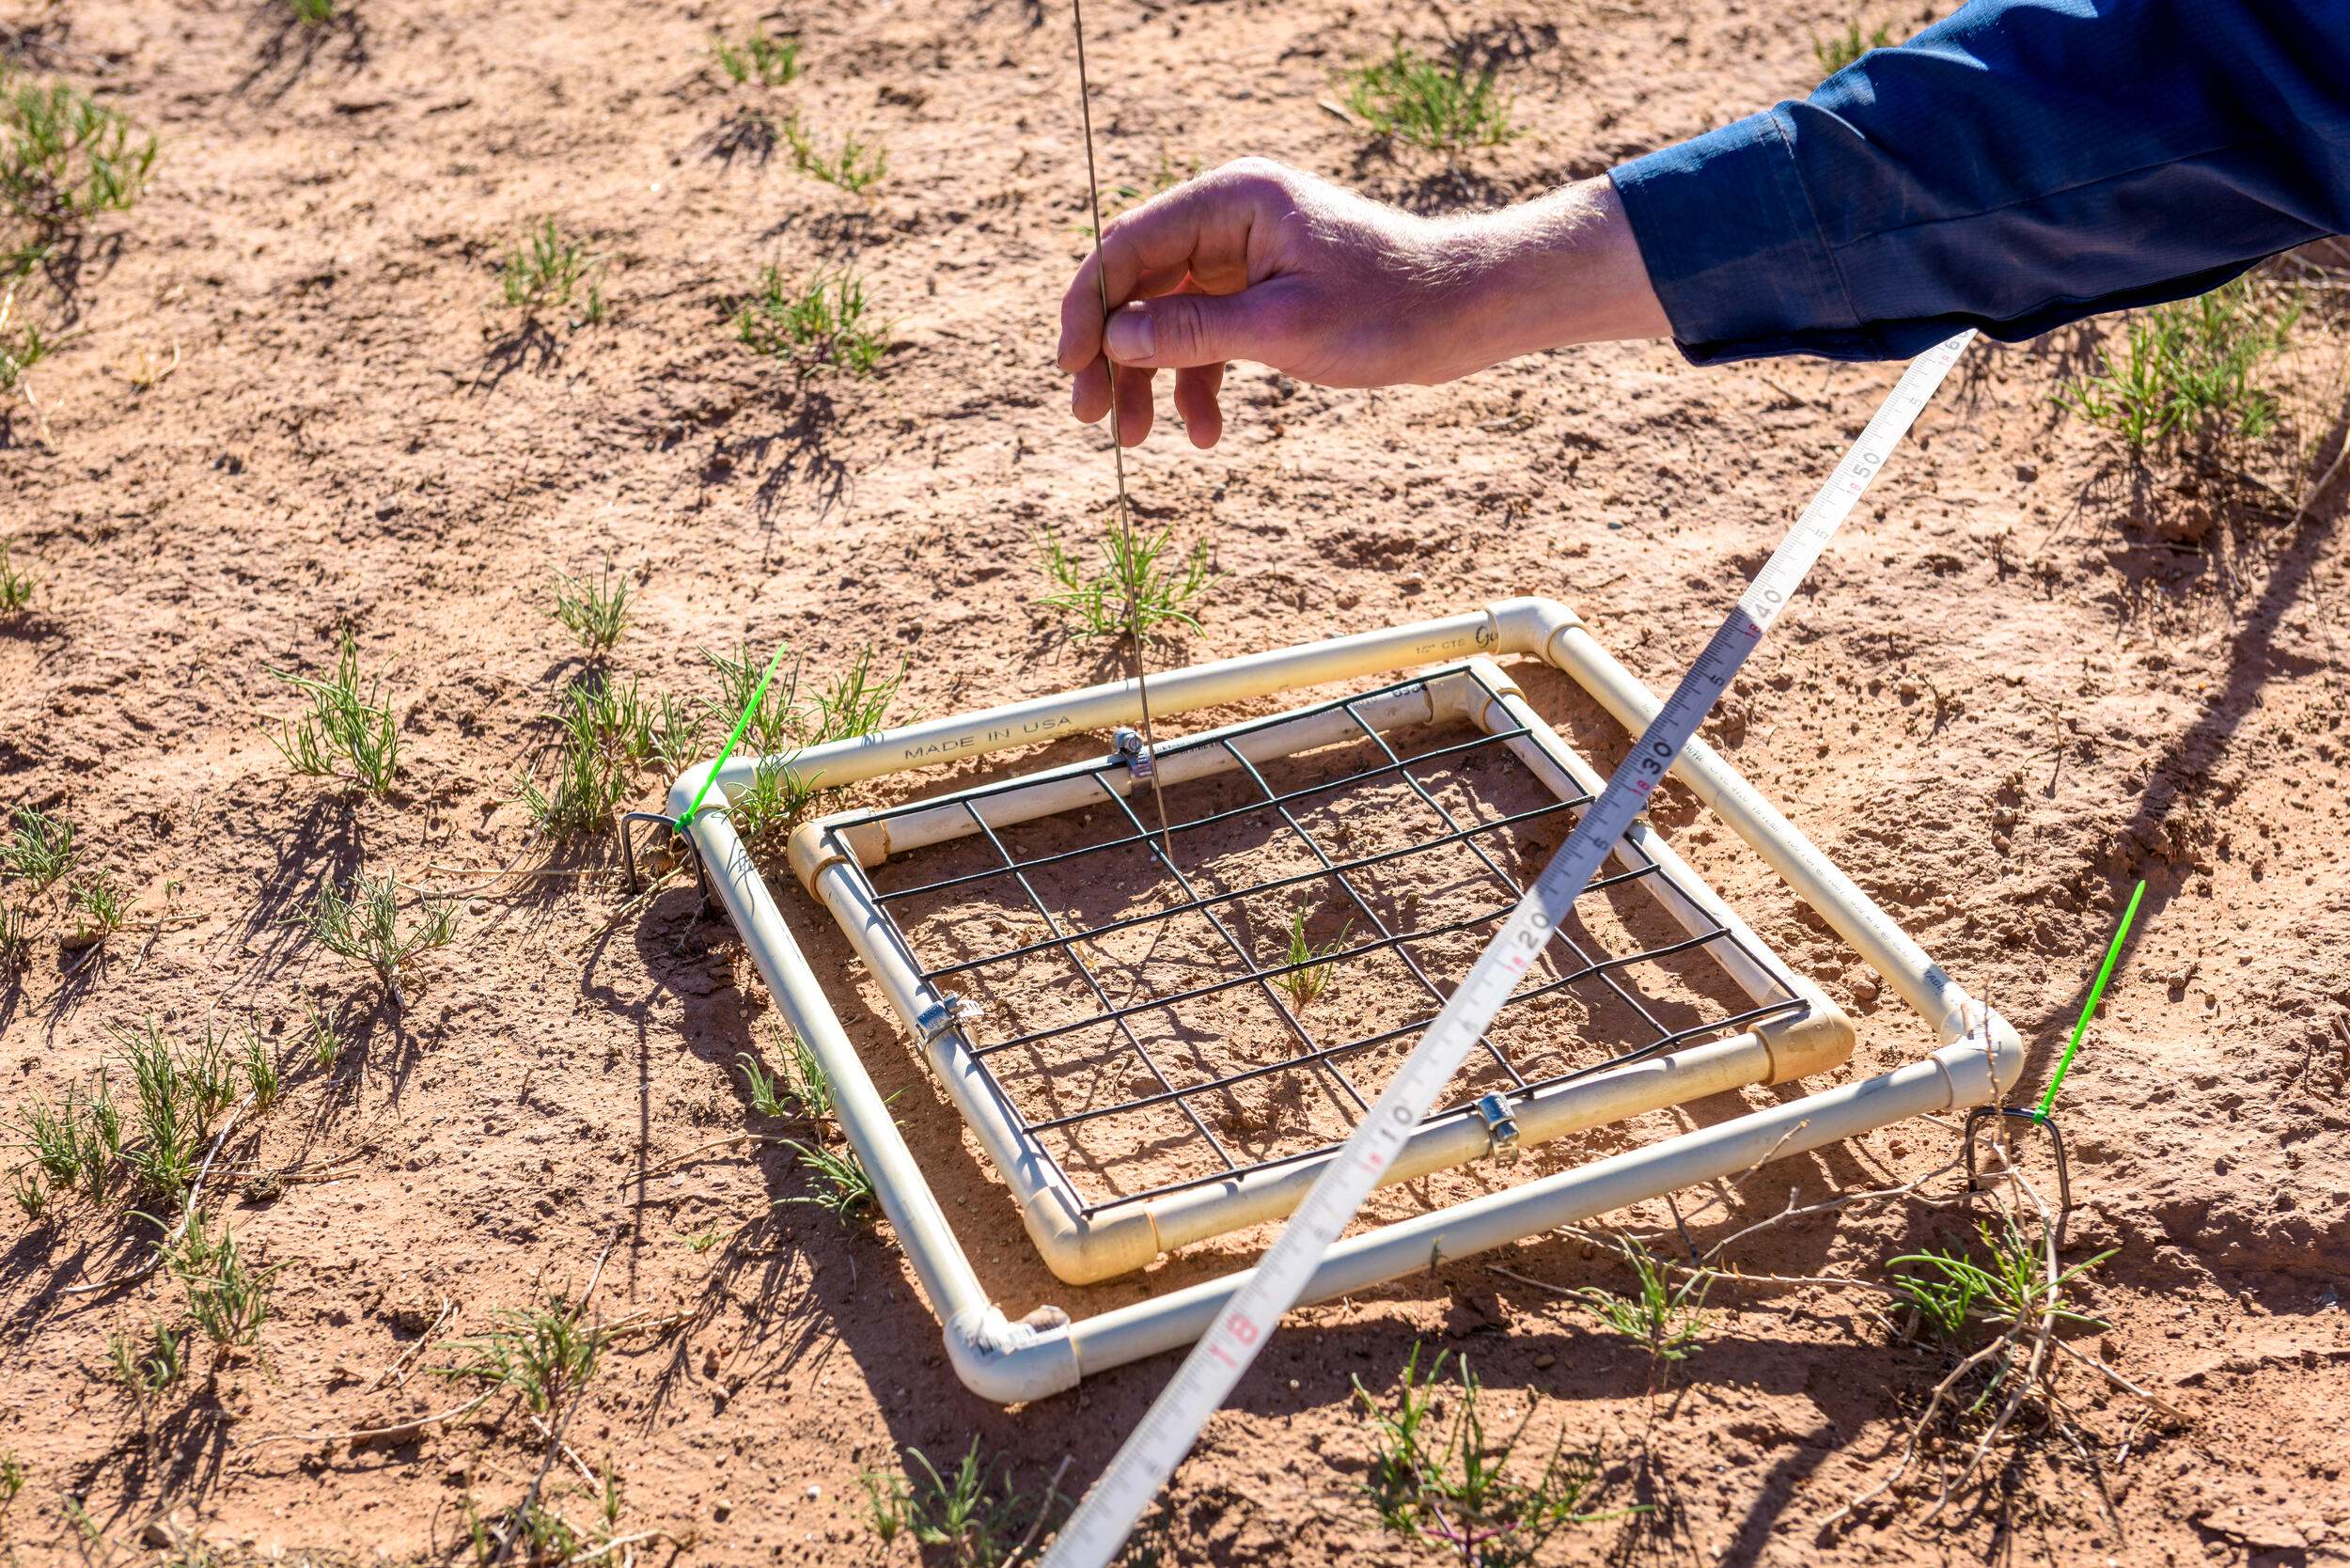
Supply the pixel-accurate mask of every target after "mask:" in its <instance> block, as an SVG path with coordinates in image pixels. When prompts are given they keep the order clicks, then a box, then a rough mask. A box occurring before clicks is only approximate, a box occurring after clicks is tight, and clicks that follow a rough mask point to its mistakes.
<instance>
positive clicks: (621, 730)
mask: <svg viewBox="0 0 2350 1568" xmlns="http://www.w3.org/2000/svg"><path fill="white" fill-rule="evenodd" d="M555 720H556V740H555V743H554V746H553V750H554V753H555V768H554V771H553V773H552V774H551V775H550V776H549V777H548V779H547V782H546V785H545V787H544V788H541V787H540V783H539V781H538V780H537V779H536V778H533V777H531V776H528V775H525V776H524V778H523V780H522V788H521V792H520V794H519V797H518V798H519V799H520V800H521V801H522V804H523V809H524V810H525V811H527V812H529V813H530V820H531V821H532V822H533V823H536V824H538V827H539V829H540V832H543V833H546V834H549V835H551V836H553V837H555V838H557V839H572V838H581V837H586V836H588V835H592V834H599V833H602V832H603V831H605V830H606V829H607V828H609V827H610V826H611V825H612V813H613V812H614V810H615V809H617V808H619V804H620V802H621V801H623V800H625V799H627V798H628V794H629V792H630V791H631V790H632V789H633V788H634V787H635V770H636V769H637V768H638V767H639V766H641V765H642V764H643V763H644V762H645V761H646V760H649V759H650V758H651V757H652V755H653V753H654V752H655V750H656V749H657V748H658V746H659V737H658V734H657V729H656V727H657V720H656V717H655V710H654V709H653V707H652V706H651V705H650V703H648V702H647V701H646V700H645V699H644V698H643V697H642V696H640V695H639V694H638V692H637V689H636V683H635V682H634V681H631V682H629V683H628V684H626V685H624V686H623V685H619V684H616V683H614V682H611V681H608V680H603V679H593V680H588V681H584V682H580V683H579V684H577V685H574V686H572V687H570V688H569V689H568V690H566V691H565V692H564V694H563V698H562V702H561V705H560V706H559V707H557V708H556V713H555Z"/></svg>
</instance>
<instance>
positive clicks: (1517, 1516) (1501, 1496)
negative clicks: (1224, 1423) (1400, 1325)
mask: <svg viewBox="0 0 2350 1568" xmlns="http://www.w3.org/2000/svg"><path fill="white" fill-rule="evenodd" d="M1425 1348H1426V1347H1424V1346H1422V1345H1419V1344H1417V1343H1416V1344H1414V1345H1413V1346H1412V1354H1411V1356H1410V1357H1409V1358H1408V1359H1407V1360H1405V1362H1404V1363H1403V1371H1402V1374H1401V1376H1400V1377H1399V1378H1398V1379H1397V1382H1396V1392H1395V1399H1394V1401H1393V1403H1392V1405H1390V1404H1389V1403H1387V1402H1383V1401H1381V1400H1378V1399H1375V1398H1373V1397H1372V1396H1371V1391H1370V1390H1369V1389H1367V1388H1364V1387H1363V1385H1362V1380H1361V1379H1360V1378H1356V1379H1355V1402H1356V1403H1357V1405H1358V1406H1359V1407H1360V1409H1361V1411H1362V1414H1363V1417H1364V1419H1366V1420H1368V1421H1369V1422H1370V1423H1371V1475H1370V1480H1369V1482H1368V1487H1367V1489H1368V1490H1369V1491H1370V1493H1371V1501H1372V1503H1373V1505H1374V1506H1375V1507H1376V1508H1377V1509H1378V1511H1379V1520H1380V1523H1382V1524H1383V1525H1385V1526H1386V1527H1387V1529H1390V1530H1392V1531H1394V1532H1395V1533H1397V1534H1399V1535H1405V1536H1411V1537H1415V1538H1418V1539H1422V1540H1427V1541H1431V1542H1436V1543H1441V1544H1443V1546H1444V1547H1445V1548H1446V1551H1447V1555H1448V1556H1450V1557H1455V1558H1457V1559H1458V1560H1461V1561H1462V1562H1465V1563H1473V1564H1481V1565H1482V1564H1496V1565H1497V1564H1503V1563H1522V1562H1530V1561H1532V1560H1535V1558H1536V1557H1537V1556H1538V1555H1539V1554H1540V1553H1541V1552H1542V1551H1543V1547H1544V1545H1545V1544H1547V1543H1548V1542H1549V1540H1550V1539H1551V1537H1553V1536H1555V1535H1557V1534H1558V1533H1559V1531H1560V1530H1562V1529H1566V1528H1567V1527H1568V1526H1570V1525H1582V1524H1590V1523H1593V1522H1595V1521H1597V1520H1600V1519H1605V1518H1612V1517H1616V1516H1617V1515H1616V1514H1613V1513H1592V1512H1590V1508H1589V1504H1590V1502H1591V1501H1592V1500H1593V1499H1594V1498H1595V1497H1597V1496H1598V1494H1599V1492H1600V1490H1601V1485H1602V1482H1601V1480H1600V1469H1601V1465H1600V1458H1601V1455H1600V1450H1599V1449H1598V1447H1597V1446H1596V1445H1594V1446H1593V1447H1592V1449H1591V1450H1590V1452H1589V1453H1577V1454H1570V1453H1568V1452H1567V1449H1566V1434H1565V1431H1564V1429H1563V1428H1561V1430H1560V1432H1559V1440H1558V1442H1557V1443H1555V1444H1553V1445H1552V1446H1551V1450H1550V1453H1549V1456H1548V1457H1547V1459H1546V1460H1545V1461H1544V1462H1543V1466H1542V1467H1541V1468H1540V1469H1539V1470H1535V1471H1533V1472H1532V1473H1531V1474H1530V1475H1529V1474H1528V1469H1529V1466H1528V1465H1526V1464H1525V1463H1523V1462H1520V1461H1519V1460H1518V1451H1519V1445H1520V1444H1521V1443H1522V1442H1523V1441H1524V1439H1525V1436H1526V1429H1527V1427H1528V1426H1529V1425H1530V1424H1531V1423H1532V1421H1533V1419H1534V1410H1533V1405H1532V1403H1528V1407H1527V1412H1526V1415H1525V1416H1524V1417H1523V1418H1522V1419H1520V1420H1519V1422H1518V1424H1517V1427H1516V1429H1515V1430H1514V1431H1512V1433H1511V1435H1510V1436H1509V1437H1508V1438H1507V1439H1506V1440H1504V1441H1501V1442H1499V1443H1496V1442H1495V1441H1493V1440H1492V1439H1491V1438H1489V1437H1488V1436H1487V1435H1486V1427H1485V1410H1484V1398H1485V1391H1484V1387H1483V1385H1481V1384H1480V1383H1479V1382H1478V1381H1477V1378H1476V1376H1475V1374H1474V1373H1472V1372H1470V1371H1469V1367H1468V1358H1467V1357H1466V1356H1464V1357H1462V1358H1461V1360H1460V1361H1459V1363H1458V1365H1457V1368H1456V1372H1455V1377H1454V1380H1453V1382H1452V1383H1451V1384H1450V1385H1449V1386H1448V1385H1446V1383H1445V1382H1444V1372H1445V1363H1446V1361H1447V1360H1448V1359H1449V1358H1450V1353H1449V1352H1439V1353H1438V1354H1437V1356H1436V1358H1435V1360H1434V1362H1432V1363H1430V1365H1429V1368H1428V1371H1427V1373H1426V1375H1425V1376H1422V1375H1421V1374H1420V1372H1419V1358H1420V1356H1421V1354H1422V1353H1423V1351H1424V1350H1425ZM1448 1403H1449V1406H1450V1410H1449V1416H1448V1413H1447V1410H1446V1405H1447V1404H1448Z"/></svg>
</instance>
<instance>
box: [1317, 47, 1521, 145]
mask: <svg viewBox="0 0 2350 1568" xmlns="http://www.w3.org/2000/svg"><path fill="white" fill-rule="evenodd" d="M1346 106H1347V107H1348V108H1349V109H1352V110H1353V111H1354V112H1355V116H1356V118H1359V119H1361V120H1362V121H1363V123H1364V124H1366V125H1368V126H1370V127H1371V132H1372V133H1373V134H1375V135H1378V136H1381V137H1387V138H1394V139H1400V140H1402V141H1406V142H1409V143H1411V144H1412V145H1413V146H1415V147H1421V148H1426V149H1428V150H1430V151H1432V152H1443V153H1448V154H1452V153H1459V152H1464V151H1466V150H1467V149H1470V148H1472V147H1497V146H1499V145H1500V144H1501V143H1503V142H1506V141H1508V140H1509V139H1510V138H1511V137H1512V136H1514V135H1516V134H1517V130H1516V128H1515V127H1514V126H1512V124H1511V123H1510V106H1509V103H1508V102H1507V101H1506V100H1504V99H1503V98H1502V97H1501V95H1500V93H1499V92H1498V91H1496V89H1495V86H1494V73H1493V72H1492V71H1480V72H1478V73H1477V74H1476V75H1474V76H1472V75H1470V73H1469V69H1468V62H1467V61H1466V60H1455V61H1454V62H1452V64H1450V65H1449V66H1447V65H1443V64H1440V63H1438V62H1437V61H1434V60H1431V59H1429V58H1428V57H1426V56H1425V55H1421V54H1419V53H1418V52H1417V51H1415V50H1411V49H1406V48H1405V47H1404V46H1403V43H1402V40H1401V39H1398V40H1397V41H1396V44H1395V48H1394V52H1393V53H1391V54H1390V55H1388V56H1387V58H1386V59H1384V60H1374V61H1372V62H1371V64H1369V65H1366V66H1359V67H1357V68H1356V69H1355V71H1354V73H1353V74H1352V75H1351V76H1350V77H1349V78H1348V83H1347V93H1346Z"/></svg>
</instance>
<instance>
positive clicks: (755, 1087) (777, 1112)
mask: <svg viewBox="0 0 2350 1568" xmlns="http://www.w3.org/2000/svg"><path fill="white" fill-rule="evenodd" d="M734 1059H735V1060H736V1061H737V1062H738V1063H740V1064H741V1066H742V1069H743V1087H744V1089H747V1090H750V1095H751V1109H752V1110H753V1111H754V1112H756V1113H757V1114H759V1115H760V1116H772V1117H776V1118H777V1119H778V1120H780V1119H781V1118H782V1117H784V1116H786V1115H788V1114H789V1112H787V1111H786V1109H785V1108H784V1104H783V1101H782V1100H781V1098H779V1097H778V1096H777V1095H776V1080H775V1079H774V1078H773V1077H772V1076H770V1075H769V1074H768V1073H767V1071H766V1069H764V1068H762V1067H760V1065H759V1058H757V1057H755V1056H753V1055H751V1054H750V1053H749V1052H748V1051H743V1052H739V1053H738V1054H737V1055H736V1056H735V1058H734Z"/></svg>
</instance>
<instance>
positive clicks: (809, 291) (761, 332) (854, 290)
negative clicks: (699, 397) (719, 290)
mask: <svg viewBox="0 0 2350 1568" xmlns="http://www.w3.org/2000/svg"><path fill="white" fill-rule="evenodd" d="M734 332H735V336H736V337H740V338H741V339H742V340H743V341H744V343H746V344H748V345H749V346H750V347H752V348H753V349H756V350H758V351H759V352H760V353H763V354H768V355H771V356H773V357H775V358H776V359H781V360H785V361H787V362H789V363H790V365H791V371H792V374H793V375H794V376H795V377H796V378H797V379H799V380H801V381H806V380H807V378H808V377H810V376H812V375H817V374H819V373H822V372H826V371H838V372H840V373H842V374H845V375H852V376H870V375H871V374H872V373H873V369H874V367H876V366H878V365H879V364H880V363H881V358H882V355H883V354H885V353H888V352H889V328H888V327H887V325H886V324H885V323H884V322H882V321H879V320H877V319H874V318H873V317H872V307H871V305H870V302H869V301H868V300H867V298H866V294H865V283H864V280H863V279H861V278H859V277H857V276H856V275H855V274H853V273H849V272H838V273H817V274H813V275H812V276H810V277H808V278H807V280H806V281H805V282H792V281H791V280H788V279H787V278H786V277H785V276H784V274H783V269H782V268H780V267H774V266H771V267H769V268H768V269H767V270H766V271H765V272H764V273H762V274H760V280H759V288H758V289H757V290H755V291H754V292H753V293H752V294H751V296H750V297H749V298H748V299H746V300H744V302H743V305H742V306H741V307H740V308H739V309H737V310H736V311H735V313H734Z"/></svg>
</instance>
